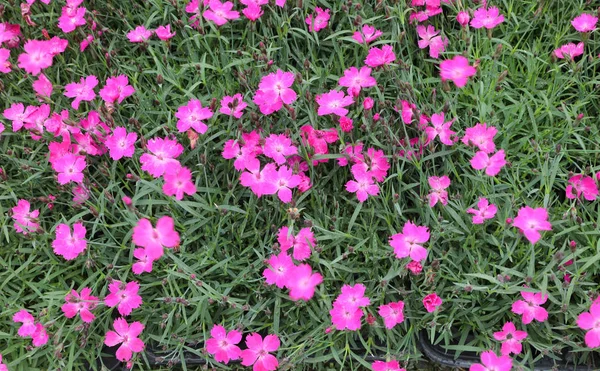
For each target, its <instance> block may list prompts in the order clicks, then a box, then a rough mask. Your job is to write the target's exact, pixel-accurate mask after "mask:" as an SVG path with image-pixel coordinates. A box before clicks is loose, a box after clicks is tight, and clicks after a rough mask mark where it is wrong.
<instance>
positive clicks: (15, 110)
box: [3, 103, 37, 131]
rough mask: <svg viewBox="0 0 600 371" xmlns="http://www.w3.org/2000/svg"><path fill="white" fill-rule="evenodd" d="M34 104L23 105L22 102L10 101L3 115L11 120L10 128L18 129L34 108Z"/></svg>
mask: <svg viewBox="0 0 600 371" xmlns="http://www.w3.org/2000/svg"><path fill="white" fill-rule="evenodd" d="M36 109H37V108H36V107H34V106H27V108H25V106H24V105H23V103H12V104H11V105H10V107H9V108H7V109H5V110H4V112H3V116H4V117H5V118H6V119H8V120H10V121H12V130H13V131H19V130H21V128H22V127H23V125H24V124H25V120H27V117H28V116H29V115H30V114H31V113H32V112H34V111H35V110H36Z"/></svg>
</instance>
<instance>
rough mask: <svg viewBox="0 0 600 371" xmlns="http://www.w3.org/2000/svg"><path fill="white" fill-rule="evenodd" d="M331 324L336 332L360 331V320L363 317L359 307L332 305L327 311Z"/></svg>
mask: <svg viewBox="0 0 600 371" xmlns="http://www.w3.org/2000/svg"><path fill="white" fill-rule="evenodd" d="M329 315H330V316H331V323H332V324H333V325H334V326H335V328H336V329H338V330H350V331H356V330H358V329H360V326H361V318H362V316H363V315H364V313H363V311H362V310H361V309H360V307H357V306H355V305H350V304H335V303H334V304H333V308H332V309H331V310H330V311H329Z"/></svg>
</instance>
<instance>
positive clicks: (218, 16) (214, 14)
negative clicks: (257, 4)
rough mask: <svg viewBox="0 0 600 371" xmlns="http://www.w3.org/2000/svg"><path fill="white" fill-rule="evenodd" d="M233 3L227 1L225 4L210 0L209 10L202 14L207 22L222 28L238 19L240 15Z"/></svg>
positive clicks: (217, 0)
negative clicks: (234, 8)
mask: <svg viewBox="0 0 600 371" xmlns="http://www.w3.org/2000/svg"><path fill="white" fill-rule="evenodd" d="M232 8H233V3H232V2H231V1H226V2H224V3H222V2H220V1H219V0H210V2H209V3H208V8H207V9H206V10H205V11H204V13H203V14H202V15H203V16H204V19H206V20H207V21H212V22H214V23H215V24H216V25H217V26H222V25H224V24H225V23H227V22H228V21H230V20H233V19H238V18H239V17H240V13H239V12H236V11H234V10H231V9H232Z"/></svg>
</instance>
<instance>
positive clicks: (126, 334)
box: [104, 317, 144, 362]
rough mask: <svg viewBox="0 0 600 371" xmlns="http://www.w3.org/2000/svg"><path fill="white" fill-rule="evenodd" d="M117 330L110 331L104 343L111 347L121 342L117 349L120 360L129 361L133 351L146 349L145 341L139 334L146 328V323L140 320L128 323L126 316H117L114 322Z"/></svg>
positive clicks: (137, 351)
mask: <svg viewBox="0 0 600 371" xmlns="http://www.w3.org/2000/svg"><path fill="white" fill-rule="evenodd" d="M113 328H114V329H115V331H108V332H107V333H106V338H105V339H104V344H105V345H106V346H109V347H114V346H115V345H117V344H121V346H120V347H119V349H117V353H116V357H117V359H118V360H119V361H123V362H126V361H129V360H131V358H132V357H133V353H139V352H141V351H142V350H144V342H143V341H142V340H141V339H140V338H139V335H140V334H141V333H142V331H143V330H144V325H142V324H141V323H140V322H137V321H136V322H133V323H131V324H128V323H127V321H126V320H125V318H123V317H121V318H117V319H115V321H114V322H113Z"/></svg>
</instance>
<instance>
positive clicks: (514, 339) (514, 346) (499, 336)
mask: <svg viewBox="0 0 600 371" xmlns="http://www.w3.org/2000/svg"><path fill="white" fill-rule="evenodd" d="M526 337H527V332H525V331H517V329H516V327H515V324H514V323H512V322H506V323H505V324H504V326H503V327H502V331H499V332H494V339H496V340H498V341H501V342H502V349H501V354H502V355H503V356H509V355H510V354H511V353H513V354H521V350H522V349H523V346H522V345H521V341H522V340H523V339H525V338H526Z"/></svg>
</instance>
